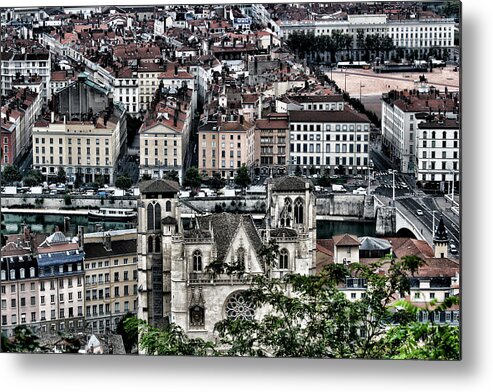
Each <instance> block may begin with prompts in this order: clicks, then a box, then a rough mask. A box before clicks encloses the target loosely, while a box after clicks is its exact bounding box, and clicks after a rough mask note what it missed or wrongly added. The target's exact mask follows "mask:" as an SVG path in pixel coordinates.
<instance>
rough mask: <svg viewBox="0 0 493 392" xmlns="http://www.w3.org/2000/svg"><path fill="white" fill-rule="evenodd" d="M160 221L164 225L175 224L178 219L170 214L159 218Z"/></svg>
mask: <svg viewBox="0 0 493 392" xmlns="http://www.w3.org/2000/svg"><path fill="white" fill-rule="evenodd" d="M161 223H162V224H164V225H176V224H177V223H178V221H177V220H176V219H175V218H173V217H172V216H167V217H165V218H163V219H161Z"/></svg>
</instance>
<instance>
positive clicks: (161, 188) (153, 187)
mask: <svg viewBox="0 0 493 392" xmlns="http://www.w3.org/2000/svg"><path fill="white" fill-rule="evenodd" d="M139 189H140V193H143V194H147V193H178V192H179V191H180V185H179V184H178V183H177V182H176V181H171V180H149V181H142V182H141V183H140V185H139Z"/></svg>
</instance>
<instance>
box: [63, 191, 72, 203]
mask: <svg viewBox="0 0 493 392" xmlns="http://www.w3.org/2000/svg"><path fill="white" fill-rule="evenodd" d="M63 201H64V202H65V205H66V206H70V205H72V197H71V196H70V195H69V194H66V195H65V196H63Z"/></svg>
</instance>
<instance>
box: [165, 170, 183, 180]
mask: <svg viewBox="0 0 493 392" xmlns="http://www.w3.org/2000/svg"><path fill="white" fill-rule="evenodd" d="M164 178H165V179H167V180H171V181H176V182H177V183H180V176H179V175H178V172H177V171H176V170H170V171H169V172H166V174H165V175H164Z"/></svg>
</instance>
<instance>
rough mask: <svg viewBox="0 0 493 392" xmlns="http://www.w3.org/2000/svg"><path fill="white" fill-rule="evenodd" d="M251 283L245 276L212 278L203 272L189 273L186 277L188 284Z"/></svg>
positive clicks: (223, 275)
mask: <svg viewBox="0 0 493 392" xmlns="http://www.w3.org/2000/svg"><path fill="white" fill-rule="evenodd" d="M250 281H251V279H250V277H248V276H245V277H243V278H240V277H238V276H237V275H231V276H230V275H226V274H221V275H218V276H216V277H215V278H212V276H211V275H209V274H206V273H204V272H191V273H190V274H189V275H188V282H189V283H190V284H212V285H216V284H224V283H225V284H249V283H250Z"/></svg>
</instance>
